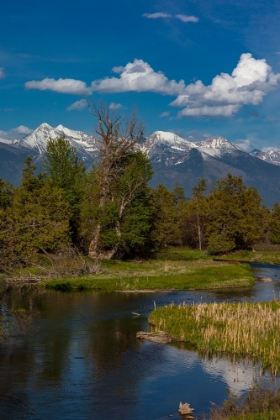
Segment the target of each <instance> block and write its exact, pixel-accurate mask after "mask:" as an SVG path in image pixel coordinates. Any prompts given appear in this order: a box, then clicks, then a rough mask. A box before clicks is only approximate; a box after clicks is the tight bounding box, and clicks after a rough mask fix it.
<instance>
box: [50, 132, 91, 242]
mask: <svg viewBox="0 0 280 420" xmlns="http://www.w3.org/2000/svg"><path fill="white" fill-rule="evenodd" d="M43 167H44V173H45V174H46V176H47V178H48V179H49V181H50V183H51V185H52V186H53V187H56V188H59V189H61V190H62V195H63V198H64V200H65V201H66V202H67V203H68V205H69V209H70V217H69V224H70V229H71V236H72V241H73V243H74V244H76V245H77V244H78V242H79V238H78V231H79V224H80V204H81V201H82V197H83V190H84V181H85V167H84V164H83V162H82V161H79V159H78V156H77V151H76V149H75V147H73V146H71V145H70V143H69V141H68V140H66V139H65V138H57V139H50V140H49V141H48V143H47V148H46V154H45V157H44V164H43Z"/></svg>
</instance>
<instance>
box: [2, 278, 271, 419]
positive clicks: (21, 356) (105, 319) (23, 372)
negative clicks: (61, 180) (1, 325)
mask: <svg viewBox="0 0 280 420" xmlns="http://www.w3.org/2000/svg"><path fill="white" fill-rule="evenodd" d="M270 277H272V275H271V276H270ZM275 284H276V283H257V284H256V286H255V288H253V289H248V290H247V289H243V290H240V291H229V292H223V293H221V294H218V293H217V292H206V293H204V292H191V291H190V292H176V293H175V292H170V293H155V294H148V295H145V294H138V295H137V294H129V295H124V294H100V295H99V294H91V293H85V294H50V295H49V296H48V295H47V294H46V295H44V296H42V297H41V300H40V301H39V303H40V305H39V308H40V316H38V319H37V320H36V324H37V326H38V330H36V334H34V333H31V334H30V336H27V337H26V338H22V340H21V341H19V342H18V346H13V347H11V350H12V351H11V355H9V354H8V353H7V351H5V349H4V348H1V346H0V356H1V358H0V391H1V392H2V393H3V392H4V393H5V392H6V393H13V394H15V396H16V397H17V396H18V397H19V398H21V396H22V395H23V394H25V395H26V401H27V402H28V405H29V404H30V410H31V411H33V412H34V413H35V414H34V415H33V414H32V415H31V414H30V416H29V417H28V416H27V417H26V419H28V418H30V419H31V418H32V420H42V419H45V418H51V419H52V420H61V419H64V418H65V419H66V418H67V420H74V419H77V418H81V419H83V420H95V419H96V420H97V419H98V420H100V419H102V420H105V419H108V420H111V419H112V418H114V420H130V419H132V418H133V420H140V419H141V420H142V419H157V420H159V419H163V418H166V416H167V415H169V414H172V415H173V418H174V419H179V417H178V413H177V410H178V406H179V403H180V401H181V402H188V403H190V404H191V406H192V407H194V408H195V409H196V413H197V414H199V413H201V412H209V409H210V401H212V402H214V403H216V404H218V405H219V404H221V403H222V402H223V401H224V399H225V398H227V396H228V394H227V391H226V388H230V389H231V390H232V391H234V392H235V393H236V394H237V395H240V394H242V393H243V392H244V391H246V390H247V389H248V388H250V387H251V385H252V383H253V380H254V379H257V380H258V381H259V380H260V378H259V373H260V372H259V368H258V367H257V368H254V367H253V366H252V365H251V364H250V363H248V362H244V363H243V362H241V361H239V362H238V363H232V362H231V361H229V360H228V359H226V358H225V359H222V358H218V357H215V358H213V359H212V360H207V359H205V358H201V357H200V356H199V355H198V354H197V352H195V351H190V350H186V346H184V345H179V344H178V345H159V344H155V343H149V342H145V343H143V344H140V343H139V342H137V340H136V338H135V337H136V332H137V331H139V330H145V329H148V325H147V315H148V314H149V313H150V312H151V311H152V310H153V307H154V301H155V302H156V304H157V306H162V305H166V304H170V303H171V302H172V301H173V302H174V303H175V304H178V303H181V302H183V301H186V303H193V302H195V303H198V302H201V301H204V302H205V301H206V302H207V301H213V300H217V301H224V300H254V299H258V300H263V299H267V300H271V299H272V298H273V290H274V286H275ZM19 304H20V305H21V306H23V305H24V302H19ZM35 306H36V305H35V302H34V307H35ZM133 312H138V313H140V314H141V316H140V317H137V318H134V317H133ZM265 381H267V383H268V382H269V375H267V376H266V377H265ZM104 408H105V409H104ZM9 410H10V408H9ZM9 412H10V411H9ZM0 413H1V401H0ZM100 413H102V415H100ZM147 413H148V414H147ZM0 418H1V415H0ZM9 418H12V419H13V420H14V419H15V420H17V419H18V417H17V415H16V414H15V412H14V411H12V415H11V416H10V417H9ZM1 420H2V419H1Z"/></svg>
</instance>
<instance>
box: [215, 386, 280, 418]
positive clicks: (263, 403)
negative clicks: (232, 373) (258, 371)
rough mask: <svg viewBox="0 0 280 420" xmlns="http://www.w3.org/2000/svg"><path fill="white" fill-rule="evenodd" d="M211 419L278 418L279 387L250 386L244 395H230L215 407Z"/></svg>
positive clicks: (279, 411) (279, 403) (279, 414)
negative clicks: (220, 405)
mask: <svg viewBox="0 0 280 420" xmlns="http://www.w3.org/2000/svg"><path fill="white" fill-rule="evenodd" d="M210 419H211V420H241V419H243V420H279V419H280V389H266V388H260V387H254V388H252V389H251V390H250V391H249V392H248V393H247V395H246V396H245V397H242V398H236V397H235V396H234V395H232V396H230V397H229V398H228V399H227V400H226V401H225V402H224V404H223V405H222V407H217V408H215V409H214V410H213V411H212V412H211V415H210Z"/></svg>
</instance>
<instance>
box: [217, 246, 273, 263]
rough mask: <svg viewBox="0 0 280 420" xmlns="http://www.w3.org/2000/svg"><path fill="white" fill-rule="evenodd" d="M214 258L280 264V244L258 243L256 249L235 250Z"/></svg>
mask: <svg viewBox="0 0 280 420" xmlns="http://www.w3.org/2000/svg"><path fill="white" fill-rule="evenodd" d="M214 259H219V260H227V261H231V260H232V261H246V262H249V261H250V262H265V263H268V264H280V246H279V245H267V244H266V245H265V246H264V245H263V246H262V245H258V246H256V247H255V248H254V250H241V251H234V252H230V253H229V254H225V255H221V256H219V257H217V258H214Z"/></svg>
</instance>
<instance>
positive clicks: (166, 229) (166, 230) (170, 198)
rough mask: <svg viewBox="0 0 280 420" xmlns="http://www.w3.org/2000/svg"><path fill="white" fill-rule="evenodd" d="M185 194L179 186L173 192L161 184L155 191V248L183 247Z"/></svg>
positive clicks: (153, 231)
mask: <svg viewBox="0 0 280 420" xmlns="http://www.w3.org/2000/svg"><path fill="white" fill-rule="evenodd" d="M185 201H186V199H185V192H184V189H183V188H182V187H180V186H179V185H176V186H175V189H174V190H173V191H168V189H167V188H166V187H165V186H164V185H162V184H160V185H158V187H157V188H156V189H155V190H154V191H153V194H152V207H153V230H152V232H151V240H152V242H153V244H154V247H155V248H162V247H164V246H168V245H173V246H176V245H181V244H182V240H183V230H182V225H183V218H184V205H185Z"/></svg>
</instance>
